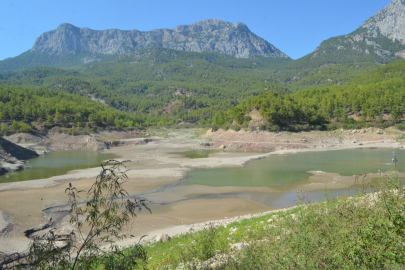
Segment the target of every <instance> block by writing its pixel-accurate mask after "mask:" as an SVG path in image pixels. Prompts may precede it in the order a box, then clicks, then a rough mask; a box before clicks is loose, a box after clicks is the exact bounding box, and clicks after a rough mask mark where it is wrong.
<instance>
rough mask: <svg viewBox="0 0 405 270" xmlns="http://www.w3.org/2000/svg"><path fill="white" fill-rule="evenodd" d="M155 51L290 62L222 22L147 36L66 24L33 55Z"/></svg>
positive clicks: (241, 26)
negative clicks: (165, 49) (159, 48)
mask: <svg viewBox="0 0 405 270" xmlns="http://www.w3.org/2000/svg"><path fill="white" fill-rule="evenodd" d="M152 47H163V48H171V49H176V50H180V51H194V52H214V51H215V52H219V53H222V54H227V55H231V56H234V57H236V58H252V57H253V56H255V55H260V56H264V57H270V58H289V57H288V56H287V55H286V54H284V53H283V52H281V51H280V50H279V49H277V48H276V47H274V46H273V45H272V44H270V43H269V42H267V41H265V40H264V39H262V38H260V37H258V36H257V35H255V34H254V33H252V32H251V31H250V30H249V28H248V27H247V26H246V25H245V24H243V23H239V22H237V23H235V24H232V23H229V22H226V21H223V20H219V19H207V20H203V21H198V22H195V23H193V24H191V25H179V26H177V27H175V28H174V29H155V30H152V31H144V32H143V31H139V30H136V29H133V30H118V29H109V30H92V29H90V28H87V27H84V28H80V27H76V26H73V25H71V24H67V23H64V24H61V25H60V26H59V27H58V28H57V29H55V30H51V31H48V32H45V33H43V34H42V35H41V36H39V37H38V38H37V40H36V41H35V43H34V46H33V47H32V48H31V50H30V51H31V52H42V53H50V54H59V53H65V52H69V53H77V52H89V53H92V54H93V53H96V54H105V55H113V54H125V53H130V52H133V51H136V50H141V49H145V48H152Z"/></svg>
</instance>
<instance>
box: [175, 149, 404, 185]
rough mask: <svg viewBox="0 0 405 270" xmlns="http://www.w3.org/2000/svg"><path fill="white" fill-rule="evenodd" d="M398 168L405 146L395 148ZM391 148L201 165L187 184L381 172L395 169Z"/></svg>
mask: <svg viewBox="0 0 405 270" xmlns="http://www.w3.org/2000/svg"><path fill="white" fill-rule="evenodd" d="M395 151H396V154H397V159H398V160H399V163H398V170H399V171H404V170H403V169H404V165H403V163H401V161H403V160H405V151H404V150H395ZM392 152H393V150H391V149H350V150H335V151H321V152H303V153H297V154H291V155H273V156H270V157H268V158H264V159H260V160H255V161H252V162H249V163H248V164H247V166H246V167H245V168H220V169H197V170H193V171H192V172H190V173H189V176H188V177H187V178H186V179H185V180H184V181H183V184H200V185H210V186H274V185H282V184H288V183H296V182H300V181H303V180H305V179H307V178H308V177H309V176H310V174H309V173H307V171H311V170H314V171H324V172H329V173H338V174H340V175H345V176H349V175H356V174H360V173H377V172H378V170H380V171H382V172H384V171H387V170H393V165H392V162H391V159H392Z"/></svg>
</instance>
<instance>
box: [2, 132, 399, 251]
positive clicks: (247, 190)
mask: <svg viewBox="0 0 405 270" xmlns="http://www.w3.org/2000/svg"><path fill="white" fill-rule="evenodd" d="M318 135H319V133H316V132H314V136H318ZM286 136H287V137H289V136H291V135H290V134H286ZM294 136H296V135H295V134H294ZM302 136H305V137H306V138H308V137H310V136H312V135H311V133H303V134H302ZM396 136H398V135H396ZM278 139H279V140H280V138H279V137H278ZM298 139H299V138H298ZM285 140H287V139H285ZM299 140H300V139H299ZM334 140H335V143H331V144H328V145H329V146H330V147H328V145H326V146H325V145H324V146H325V147H309V145H308V142H303V143H302V148H303V149H296V148H294V149H281V148H279V149H278V150H276V151H274V152H271V153H262V154H261V153H249V152H231V151H225V152H219V153H214V154H212V155H211V156H210V157H209V158H203V159H189V158H185V157H182V156H180V155H175V154H171V153H172V152H179V151H187V150H191V149H195V148H196V147H197V146H198V145H199V143H201V142H202V141H203V140H201V139H196V138H195V136H194V135H193V134H192V133H185V132H183V131H172V133H171V134H170V136H169V138H160V139H159V140H155V141H151V142H149V143H147V144H142V145H122V146H118V147H114V148H111V149H110V150H108V151H109V152H110V153H113V154H116V155H117V156H118V157H119V159H120V160H131V162H128V163H126V166H127V168H128V169H129V170H130V171H128V173H127V174H128V177H129V179H128V181H127V182H126V183H125V186H124V187H125V189H126V190H127V191H128V193H129V194H130V196H141V197H143V198H147V199H148V200H149V201H150V202H153V203H152V204H151V208H152V211H153V214H152V215H150V214H141V215H140V216H139V217H138V218H136V219H135V220H134V227H133V228H132V229H131V233H132V234H134V235H135V236H136V237H137V236H140V235H143V234H149V237H153V236H152V235H153V231H159V232H161V231H165V233H168V234H174V233H176V234H177V233H184V232H186V231H188V230H189V228H190V224H195V223H201V222H205V221H208V220H218V219H222V218H225V217H228V218H232V217H235V216H240V215H245V214H250V213H259V212H265V211H269V210H271V208H269V207H268V204H269V201H271V200H277V199H278V198H279V197H277V196H279V195H280V196H281V195H282V194H283V191H280V190H279V189H277V188H273V187H210V186H201V185H187V186H180V185H177V184H176V183H178V182H179V180H181V179H183V178H184V177H186V175H187V173H189V172H190V171H191V170H192V169H193V168H220V167H240V166H244V165H245V164H246V163H247V162H249V161H251V160H254V159H259V158H265V157H268V156H270V155H276V154H292V153H298V152H307V151H329V150H340V149H353V148H370V147H373V148H393V149H396V148H401V147H403V146H402V144H401V141H399V142H398V141H395V138H394V136H391V135H390V134H388V135H379V136H378V140H374V139H371V140H369V141H366V140H362V141H361V145H359V144H358V143H353V139H352V138H349V139H345V138H343V139H342V138H338V139H334ZM283 143H284V142H283ZM283 145H284V144H283ZM282 148H285V147H284V146H282ZM99 172H100V168H92V169H85V170H77V171H71V172H69V173H68V174H66V175H62V176H55V177H52V178H48V179H41V180H33V181H25V182H16V183H2V184H0V211H3V212H6V213H8V214H9V215H10V217H11V219H12V220H11V222H12V223H13V224H14V225H15V229H14V231H13V235H12V236H10V235H9V236H7V237H3V239H2V241H0V242H2V243H3V244H0V251H3V252H10V251H17V250H18V249H19V248H21V249H23V248H25V247H26V244H27V243H28V242H29V241H27V240H28V239H26V238H25V239H24V237H25V236H24V234H23V232H24V231H25V230H27V229H30V228H33V227H36V226H37V225H38V224H40V223H43V222H45V221H46V220H48V219H49V216H48V215H47V214H45V213H44V212H42V210H43V209H46V208H49V207H55V206H63V205H66V204H67V196H66V194H65V193H64V188H65V186H67V183H68V182H71V183H72V184H73V185H74V186H76V187H77V188H78V189H84V190H87V189H88V188H89V187H90V186H91V184H92V183H93V182H94V178H95V177H96V176H97V174H98V173H99ZM311 173H313V175H312V176H311V177H310V178H309V179H308V180H306V181H305V182H303V183H298V184H297V185H296V188H297V189H300V190H304V191H311V190H319V189H324V188H325V183H326V185H327V188H328V189H339V188H346V187H349V186H351V185H353V183H354V179H353V177H352V176H350V177H340V176H339V175H337V174H330V173H327V172H326V173H325V172H311ZM224 194H229V196H224ZM233 194H237V195H235V196H233ZM251 194H256V195H257V194H259V195H260V194H262V196H259V195H258V196H251ZM217 195H218V196H217ZM219 195H220V196H219ZM270 195H271V196H270ZM253 197H254V198H253ZM83 199H84V198H83ZM264 200H266V201H264ZM283 207H284V206H283ZM61 224H66V221H65V222H61ZM179 226H180V227H181V228H182V226H184V230H183V229H179V228H180V227H179ZM136 237H135V239H137V238H136ZM18 239H19V241H21V245H18V246H19V247H16V245H15V244H11V242H12V241H14V240H18ZM3 240H4V241H3ZM132 241H133V242H135V241H136V240H134V239H133V240H132ZM7 243H8V244H7ZM20 251H21V250H20Z"/></svg>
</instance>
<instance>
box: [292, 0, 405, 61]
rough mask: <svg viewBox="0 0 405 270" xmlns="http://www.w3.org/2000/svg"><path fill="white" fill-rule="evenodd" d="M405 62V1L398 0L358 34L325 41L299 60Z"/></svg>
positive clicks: (362, 26) (364, 25)
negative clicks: (400, 60)
mask: <svg viewBox="0 0 405 270" xmlns="http://www.w3.org/2000/svg"><path fill="white" fill-rule="evenodd" d="M398 59H405V1H404V0H394V1H392V2H391V3H390V4H388V5H387V6H386V7H384V8H383V9H381V10H380V11H379V12H377V13H376V14H375V15H374V16H372V17H371V18H369V19H368V20H366V21H365V22H364V23H363V24H362V25H361V26H360V27H359V28H358V29H357V30H356V31H354V32H352V33H350V34H348V35H345V36H339V37H333V38H330V39H328V40H325V41H323V42H322V43H321V44H320V46H319V47H318V48H316V50H315V51H314V52H312V53H311V54H309V55H307V56H305V57H303V58H302V59H300V60H299V61H301V62H303V63H302V64H304V63H308V62H313V63H316V64H317V65H322V64H327V63H353V62H377V63H382V64H385V63H389V62H392V61H395V60H398Z"/></svg>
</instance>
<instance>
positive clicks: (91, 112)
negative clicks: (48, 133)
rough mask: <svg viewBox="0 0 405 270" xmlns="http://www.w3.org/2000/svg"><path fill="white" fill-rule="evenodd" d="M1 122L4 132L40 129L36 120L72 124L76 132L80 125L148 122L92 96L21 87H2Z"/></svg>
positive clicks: (130, 125) (46, 123)
mask: <svg viewBox="0 0 405 270" xmlns="http://www.w3.org/2000/svg"><path fill="white" fill-rule="evenodd" d="M0 121H1V122H2V123H1V125H0V135H6V134H8V133H12V132H36V130H35V127H34V126H33V125H32V123H35V124H37V125H43V126H44V127H45V128H51V127H53V126H55V125H59V126H63V127H65V128H67V127H69V128H70V131H71V134H73V135H74V134H75V132H79V131H80V128H88V129H89V128H90V130H93V131H94V128H97V127H112V128H133V127H140V126H142V125H144V124H147V123H144V120H143V119H142V117H139V116H137V115H135V114H130V113H125V112H121V111H119V110H116V109H113V108H111V107H108V106H106V105H103V104H100V103H99V102H96V101H92V100H90V99H88V98H84V97H81V96H76V95H72V94H68V93H63V92H57V91H53V90H44V89H35V88H27V87H19V86H0ZM6 123H7V124H6ZM75 128H76V131H75Z"/></svg>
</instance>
